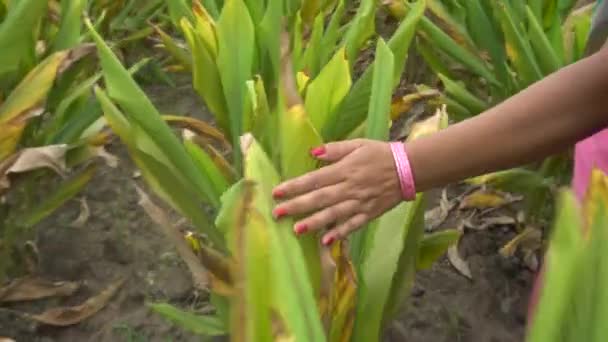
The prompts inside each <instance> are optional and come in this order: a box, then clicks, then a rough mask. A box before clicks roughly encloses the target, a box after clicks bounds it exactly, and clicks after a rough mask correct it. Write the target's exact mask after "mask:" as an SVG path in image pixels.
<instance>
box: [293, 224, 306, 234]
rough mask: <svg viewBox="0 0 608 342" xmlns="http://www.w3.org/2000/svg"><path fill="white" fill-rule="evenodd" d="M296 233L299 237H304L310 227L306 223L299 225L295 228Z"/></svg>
mask: <svg viewBox="0 0 608 342" xmlns="http://www.w3.org/2000/svg"><path fill="white" fill-rule="evenodd" d="M294 231H295V232H296V234H298V235H302V234H304V233H306V232H307V231H308V225H307V224H306V223H298V224H296V226H295V227H294Z"/></svg>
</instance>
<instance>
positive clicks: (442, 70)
mask: <svg viewBox="0 0 608 342" xmlns="http://www.w3.org/2000/svg"><path fill="white" fill-rule="evenodd" d="M416 51H418V53H419V54H420V55H421V56H422V58H423V59H424V61H425V62H426V64H427V65H428V66H429V68H431V70H432V71H433V72H434V73H435V74H442V75H445V76H446V77H448V78H451V79H452V78H454V75H453V74H452V72H451V71H450V69H449V67H448V66H447V65H446V63H445V61H444V60H443V59H442V58H441V56H440V53H441V52H440V51H438V50H436V49H433V48H432V47H431V45H430V44H429V42H427V41H425V40H424V39H418V40H417V41H416ZM444 59H445V58H444Z"/></svg>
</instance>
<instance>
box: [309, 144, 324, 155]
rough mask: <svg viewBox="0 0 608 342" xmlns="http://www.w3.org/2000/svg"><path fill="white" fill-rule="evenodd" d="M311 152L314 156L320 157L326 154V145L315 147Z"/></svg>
mask: <svg viewBox="0 0 608 342" xmlns="http://www.w3.org/2000/svg"><path fill="white" fill-rule="evenodd" d="M310 154H312V156H313V157H320V156H322V155H324V154H325V147H323V146H321V147H315V148H313V149H312V150H310Z"/></svg>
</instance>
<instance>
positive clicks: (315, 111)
mask: <svg viewBox="0 0 608 342" xmlns="http://www.w3.org/2000/svg"><path fill="white" fill-rule="evenodd" d="M351 83H352V81H351V78H350V67H349V64H348V60H347V59H346V54H345V49H344V48H342V49H340V50H338V52H336V54H335V55H334V57H333V58H332V60H331V61H330V62H329V63H327V65H326V66H325V67H324V68H323V69H322V70H321V72H320V73H319V76H317V77H316V78H315V79H314V80H313V81H312V82H311V83H310V85H309V86H308V91H307V92H306V100H305V107H306V112H307V113H308V115H309V116H310V119H311V121H312V124H313V125H314V127H315V129H316V130H317V131H319V132H322V131H323V129H324V127H325V124H326V122H331V121H332V120H333V119H334V116H335V115H334V114H335V111H336V108H337V107H338V105H339V104H340V103H341V102H342V100H343V99H344V97H345V96H346V94H348V91H349V90H350V86H351Z"/></svg>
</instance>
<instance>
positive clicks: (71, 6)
mask: <svg viewBox="0 0 608 342" xmlns="http://www.w3.org/2000/svg"><path fill="white" fill-rule="evenodd" d="M86 3H87V0H62V1H61V22H60V25H59V31H58V32H57V34H56V35H55V40H54V41H53V51H59V50H65V49H70V48H73V47H74V46H76V45H77V44H78V42H79V41H80V26H81V25H82V20H81V14H82V11H83V9H84V7H85V5H86Z"/></svg>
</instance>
